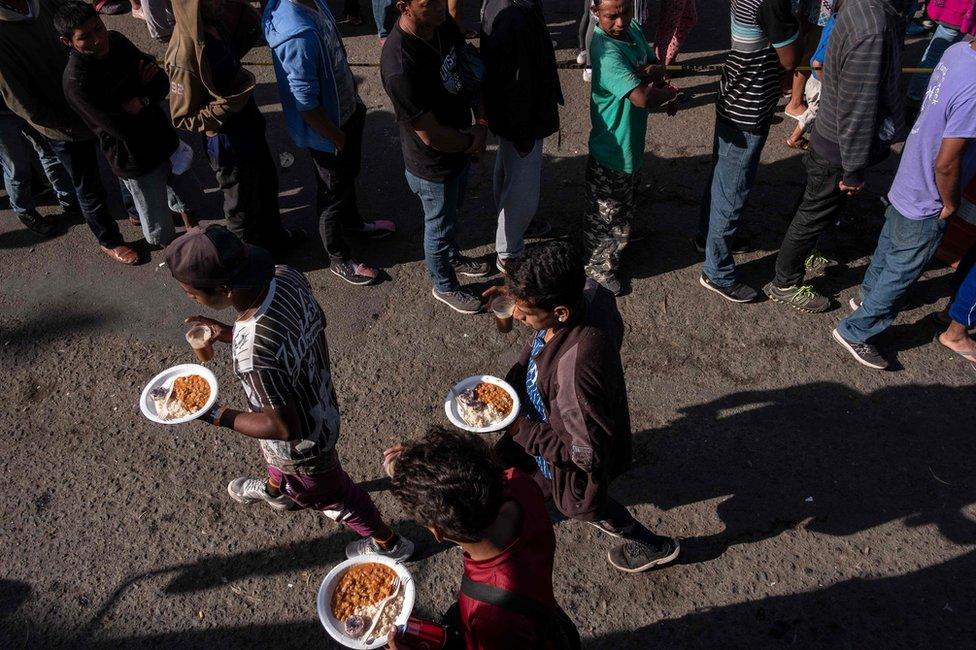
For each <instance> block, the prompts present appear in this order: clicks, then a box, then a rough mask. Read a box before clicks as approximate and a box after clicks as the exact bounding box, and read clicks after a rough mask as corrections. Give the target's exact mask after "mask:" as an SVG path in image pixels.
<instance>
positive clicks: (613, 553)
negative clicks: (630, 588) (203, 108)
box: [607, 539, 681, 573]
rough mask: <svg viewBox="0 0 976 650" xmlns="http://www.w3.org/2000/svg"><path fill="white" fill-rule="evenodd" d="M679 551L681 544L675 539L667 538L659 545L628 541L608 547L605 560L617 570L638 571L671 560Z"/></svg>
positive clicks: (625, 571)
mask: <svg viewBox="0 0 976 650" xmlns="http://www.w3.org/2000/svg"><path fill="white" fill-rule="evenodd" d="M680 552H681V544H679V543H678V540H676V539H669V540H668V541H667V542H664V543H663V544H661V545H660V546H650V545H648V544H644V543H642V542H634V541H629V542H624V543H623V544H621V545H620V546H616V547H614V548H612V549H610V551H609V552H608V553H607V560H609V561H610V564H612V565H613V568H615V569H617V570H618V571H623V572H624V573H640V572H641V571H647V570H648V569H650V568H652V567H656V566H661V565H662V564H667V563H668V562H673V561H674V560H675V559H676V558H677V557H678V554H679V553H680Z"/></svg>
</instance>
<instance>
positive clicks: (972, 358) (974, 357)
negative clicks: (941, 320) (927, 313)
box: [935, 336, 976, 367]
mask: <svg viewBox="0 0 976 650" xmlns="http://www.w3.org/2000/svg"><path fill="white" fill-rule="evenodd" d="M935 343H936V345H938V346H939V347H940V348H942V349H943V350H945V351H946V352H949V353H951V355H952V356H953V357H961V358H962V359H964V360H965V361H968V362H969V365H971V366H973V367H976V351H972V352H960V351H959V350H953V349H952V348H950V347H948V346H946V344H944V343H943V342H942V341H940V340H939V337H938V336H936V337H935Z"/></svg>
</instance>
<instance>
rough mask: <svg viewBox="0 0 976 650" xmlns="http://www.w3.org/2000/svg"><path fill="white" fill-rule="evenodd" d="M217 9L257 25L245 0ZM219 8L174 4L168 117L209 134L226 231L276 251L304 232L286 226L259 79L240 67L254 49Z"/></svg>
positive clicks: (199, 0) (223, 1)
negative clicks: (239, 36)
mask: <svg viewBox="0 0 976 650" xmlns="http://www.w3.org/2000/svg"><path fill="white" fill-rule="evenodd" d="M219 6H220V7H225V8H230V9H231V10H232V11H233V12H240V13H241V15H242V16H247V23H248V24H251V23H252V22H253V24H255V25H256V24H257V22H258V20H259V18H258V15H257V12H256V11H255V9H253V8H252V7H251V6H250V5H248V4H247V3H245V2H241V1H240V0H220V4H219ZM217 7H218V4H217V0H186V1H185V2H177V3H176V4H175V5H174V6H173V10H174V16H175V17H176V29H175V31H174V32H173V37H172V38H171V39H170V42H169V47H168V48H167V49H166V72H167V74H169V80H170V93H169V107H170V116H171V118H172V120H173V124H174V126H176V127H177V128H180V129H184V130H186V131H190V132H195V133H205V134H206V136H207V155H208V158H209V159H210V166H211V167H212V168H213V170H214V174H215V176H216V177H217V183H218V184H219V185H220V189H221V190H222V192H223V195H224V217H225V218H226V219H227V227H228V229H229V230H230V231H231V232H233V233H234V234H235V235H237V236H238V237H240V238H241V240H242V241H244V243H247V244H255V245H258V246H261V247H262V248H265V249H267V250H269V251H271V252H272V253H277V252H280V251H282V250H284V249H286V248H288V247H289V246H291V245H293V244H295V243H298V242H299V241H300V240H301V239H303V238H304V235H305V233H304V232H302V231H300V230H291V231H289V230H286V229H285V228H284V227H282V225H281V215H280V212H279V211H278V170H277V168H276V166H275V163H274V158H272V156H271V150H270V149H269V148H268V141H267V139H266V138H265V121H264V116H263V115H261V111H260V110H259V109H258V106H257V103H256V102H255V101H254V86H255V82H254V75H253V74H251V72H250V71H248V70H247V69H246V68H244V67H243V66H242V65H241V61H240V59H241V57H242V56H243V55H244V54H245V51H246V49H247V48H249V46H250V44H251V43H250V42H247V43H244V44H242V43H240V42H238V41H235V39H234V38H233V36H232V34H230V33H228V31H227V30H226V27H227V26H228V25H227V22H226V21H224V20H221V16H220V15H219V14H218V13H217ZM240 22H241V21H240V20H239V21H238V24H240Z"/></svg>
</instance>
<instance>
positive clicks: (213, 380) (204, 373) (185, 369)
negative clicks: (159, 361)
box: [139, 363, 217, 424]
mask: <svg viewBox="0 0 976 650" xmlns="http://www.w3.org/2000/svg"><path fill="white" fill-rule="evenodd" d="M183 375H200V376H201V377H203V378H204V379H206V380H207V383H208V384H210V399H208V400H207V403H206V404H204V405H203V408H201V409H200V410H199V411H197V412H195V413H191V414H190V415H187V416H185V417H182V418H176V419H175V420H164V419H163V418H161V417H159V416H158V415H156V405H155V404H153V401H152V400H151V399H149V393H150V391H152V390H153V389H154V388H158V387H160V386H162V387H163V388H167V389H168V388H169V387H170V386H172V385H173V382H174V381H176V378H177V377H182V376H183ZM216 403H217V377H215V376H214V374H213V372H211V371H210V369H209V368H204V367H203V366H201V365H200V364H198V363H183V364H180V365H178V366H173V367H172V368H167V369H166V370H164V371H162V372H161V373H159V374H158V375H156V376H155V377H153V378H152V379H151V380H149V383H148V384H146V387H145V388H143V389H142V396H141V397H140V398H139V408H140V409H141V410H142V414H143V415H145V416H146V418H148V419H149V420H152V421H153V422H156V423H157V424H182V423H184V422H189V421H190V420H195V419H197V417H199V415H200V414H201V413H205V412H206V411H207V410H208V409H209V408H211V407H212V406H213V405H214V404H216Z"/></svg>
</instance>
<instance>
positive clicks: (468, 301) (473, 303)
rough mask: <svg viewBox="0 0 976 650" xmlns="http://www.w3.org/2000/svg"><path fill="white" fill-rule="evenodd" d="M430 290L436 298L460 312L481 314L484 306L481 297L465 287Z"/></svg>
mask: <svg viewBox="0 0 976 650" xmlns="http://www.w3.org/2000/svg"><path fill="white" fill-rule="evenodd" d="M430 292H431V293H432V294H433V296H434V298H436V299H437V300H440V301H441V302H442V303H444V304H445V305H447V306H448V307H450V308H451V309H453V310H454V311H456V312H458V313H459V314H479V313H481V310H482V309H483V308H484V304H483V303H482V302H481V298H479V297H478V296H476V295H474V294H472V293H469V292H467V291H465V290H464V289H455V290H454V291H438V290H437V289H431V290H430Z"/></svg>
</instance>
